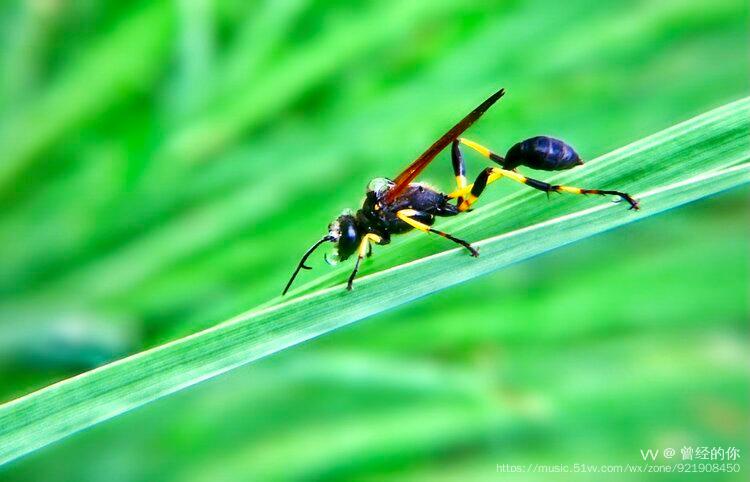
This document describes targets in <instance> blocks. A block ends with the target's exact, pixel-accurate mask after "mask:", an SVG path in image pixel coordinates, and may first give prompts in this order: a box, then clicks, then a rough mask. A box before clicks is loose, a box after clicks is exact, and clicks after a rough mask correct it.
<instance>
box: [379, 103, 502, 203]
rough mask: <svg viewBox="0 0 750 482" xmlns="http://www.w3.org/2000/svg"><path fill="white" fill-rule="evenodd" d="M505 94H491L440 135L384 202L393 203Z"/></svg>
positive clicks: (404, 172)
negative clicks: (429, 165) (443, 151)
mask: <svg viewBox="0 0 750 482" xmlns="http://www.w3.org/2000/svg"><path fill="white" fill-rule="evenodd" d="M504 93H505V89H500V90H498V91H497V92H495V93H494V94H492V95H491V96H490V97H489V98H488V99H487V100H485V101H484V102H482V103H481V104H479V106H478V107H477V108H476V109H474V110H473V111H471V112H469V114H468V115H467V116H466V117H464V118H463V119H461V120H460V121H459V122H458V124H456V125H455V126H453V127H452V128H451V129H450V130H449V131H448V132H446V133H445V134H443V135H442V137H440V139H438V140H436V141H435V142H434V143H433V144H432V145H431V146H430V147H428V148H427V150H426V151H424V152H423V153H422V155H421V156H419V157H418V158H416V159H415V160H414V162H412V163H411V164H410V165H409V167H407V168H406V169H405V170H404V171H403V172H402V173H401V174H399V175H398V177H397V178H396V179H395V181H394V186H393V187H392V188H390V189H389V190H388V192H387V193H386V194H385V201H386V202H392V201H394V200H395V199H396V198H397V197H398V196H399V194H401V193H402V192H404V189H406V187H407V186H408V185H409V183H411V182H412V181H413V180H414V179H415V178H416V177H417V176H418V175H419V173H420V172H422V171H423V170H424V168H425V167H427V165H428V164H429V163H430V162H432V160H433V159H435V157H436V156H437V155H438V154H439V153H440V151H442V150H443V149H445V148H446V147H448V144H450V143H451V142H453V141H454V140H456V139H457V138H458V136H460V135H461V134H462V133H463V132H464V131H465V130H466V129H468V128H469V126H471V125H472V124H473V123H474V122H476V120H477V119H479V118H480V117H482V114H484V113H485V112H487V109H489V108H490V107H492V104H494V103H495V102H497V101H498V99H500V97H502V96H503V94H504Z"/></svg>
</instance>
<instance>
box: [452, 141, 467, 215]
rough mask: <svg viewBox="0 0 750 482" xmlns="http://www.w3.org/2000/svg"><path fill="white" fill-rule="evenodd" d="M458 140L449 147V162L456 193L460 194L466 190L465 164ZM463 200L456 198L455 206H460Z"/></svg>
mask: <svg viewBox="0 0 750 482" xmlns="http://www.w3.org/2000/svg"><path fill="white" fill-rule="evenodd" d="M459 146H460V143H459V141H458V139H456V140H455V141H453V144H452V145H451V162H452V163H453V174H454V175H455V176H456V186H457V189H456V192H461V191H463V190H464V189H465V188H466V163H465V162H464V156H463V155H462V154H461V148H460V147H459ZM462 202H463V198H462V197H461V196H458V197H457V199H456V204H457V205H458V204H461V203H462Z"/></svg>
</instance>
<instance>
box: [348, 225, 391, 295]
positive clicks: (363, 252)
mask: <svg viewBox="0 0 750 482" xmlns="http://www.w3.org/2000/svg"><path fill="white" fill-rule="evenodd" d="M382 241H383V238H381V237H380V236H378V235H377V234H373V233H367V234H365V235H364V237H362V241H360V242H359V249H358V250H357V261H355V262H354V269H353V270H352V274H350V275H349V280H348V281H347V283H346V289H347V290H349V291H351V289H352V284H353V283H354V278H355V277H356V276H357V271H359V263H361V262H362V259H363V258H364V257H365V256H367V254H368V251H369V249H370V242H373V243H376V244H380V243H381V242H382Z"/></svg>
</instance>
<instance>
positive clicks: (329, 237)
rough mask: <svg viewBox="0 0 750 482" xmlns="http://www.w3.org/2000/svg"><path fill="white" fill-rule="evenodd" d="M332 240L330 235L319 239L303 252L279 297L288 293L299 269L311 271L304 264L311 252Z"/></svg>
mask: <svg viewBox="0 0 750 482" xmlns="http://www.w3.org/2000/svg"><path fill="white" fill-rule="evenodd" d="M334 239H335V238H334V237H333V236H331V235H328V236H324V237H323V238H322V239H320V240H319V241H317V242H316V243H315V244H313V245H312V246H310V248H309V249H308V250H307V251H305V254H304V255H302V259H300V260H299V264H298V265H297V268H295V270H294V273H292V277H291V278H289V282H288V283H287V284H286V286H285V287H284V291H282V292H281V296H284V295H285V294H286V292H287V291H289V288H290V287H291V286H292V283H294V278H296V277H297V274H299V271H300V270H301V269H312V268H311V267H309V266H307V265H306V264H305V261H307V258H309V257H310V255H311V254H312V253H313V251H315V250H316V249H318V246H320V245H321V244H323V243H326V242H328V241H334Z"/></svg>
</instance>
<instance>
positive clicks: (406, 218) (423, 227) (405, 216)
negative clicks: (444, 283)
mask: <svg viewBox="0 0 750 482" xmlns="http://www.w3.org/2000/svg"><path fill="white" fill-rule="evenodd" d="M418 214H420V212H419V211H415V210H414V209H402V210H401V211H398V212H397V213H396V216H398V218H399V219H400V220H401V221H403V222H405V223H406V224H408V225H409V226H411V227H413V228H415V229H418V230H420V231H423V232H425V233H435V234H437V235H439V236H442V237H444V238H445V239H449V240H451V241H453V242H454V243H457V244H460V245H461V246H463V247H464V248H466V249H468V250H469V252H470V253H471V255H472V256H474V257H477V256H479V251H477V250H476V249H475V248H474V247H473V246H472V245H471V244H469V243H468V242H467V241H464V240H463V239H459V238H457V237H455V236H452V235H450V234H448V233H444V232H443V231H438V230H437V229H432V227H430V226H428V225H427V224H425V223H422V222H419V221H417V220H416V219H413V218H412V217H411V216H414V215H418Z"/></svg>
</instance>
